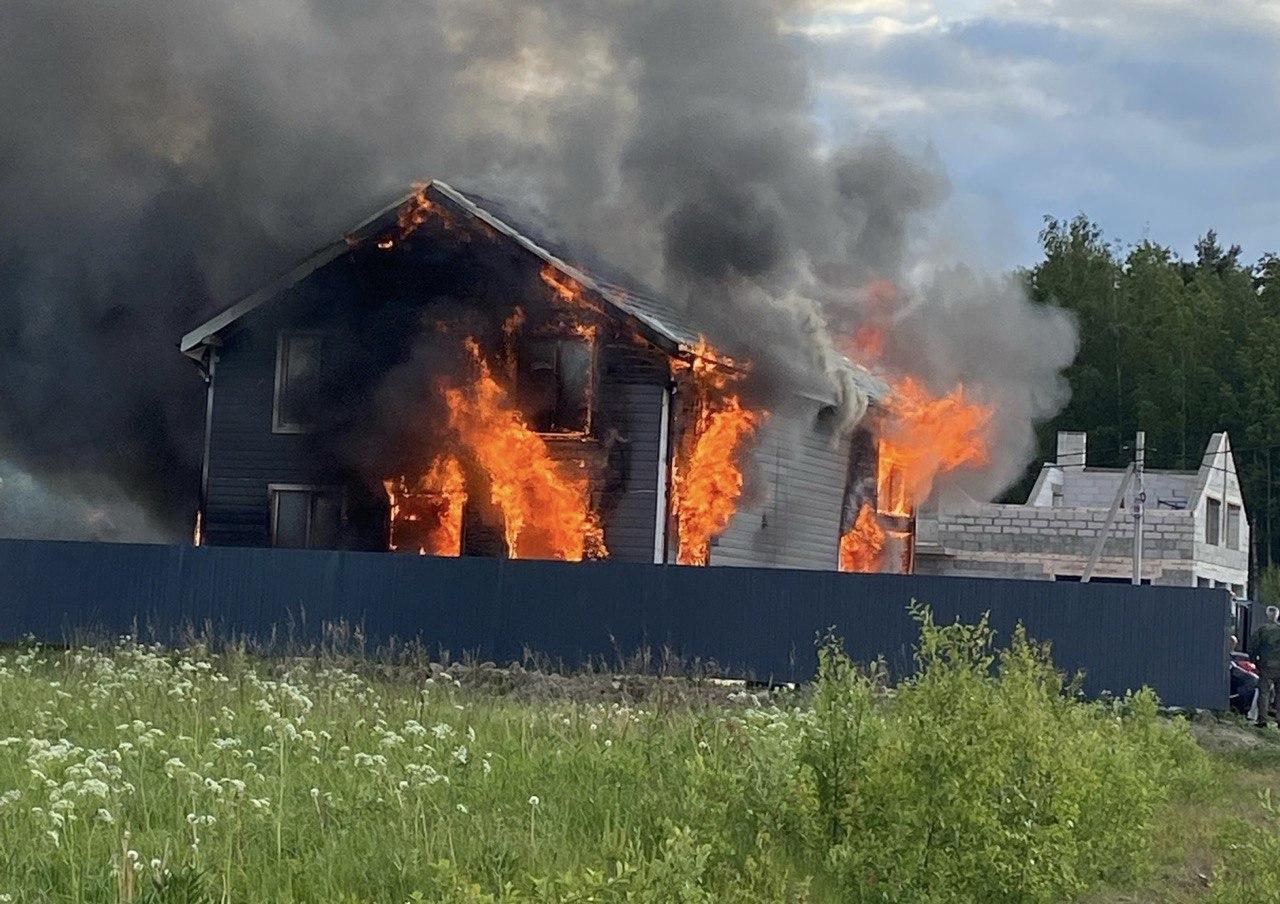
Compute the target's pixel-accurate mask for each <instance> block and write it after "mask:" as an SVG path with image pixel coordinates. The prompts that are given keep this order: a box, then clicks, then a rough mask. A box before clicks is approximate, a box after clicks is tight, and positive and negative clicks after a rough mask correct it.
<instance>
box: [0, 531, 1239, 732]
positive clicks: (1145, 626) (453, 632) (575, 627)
mask: <svg viewBox="0 0 1280 904" xmlns="http://www.w3.org/2000/svg"><path fill="white" fill-rule="evenodd" d="M912 600H919V601H921V602H924V603H927V604H929V605H930V606H931V607H932V608H933V610H934V612H935V614H936V616H937V618H938V620H939V621H951V620H953V619H956V618H960V619H963V620H966V621H974V620H977V619H978V618H980V617H981V616H982V615H983V613H986V612H989V613H990V615H991V622H992V625H993V626H994V627H995V629H996V631H997V632H998V634H999V637H1000V638H1001V639H1007V638H1008V637H1009V635H1010V633H1011V632H1012V631H1013V629H1014V627H1015V626H1016V625H1017V624H1018V623H1019V622H1022V623H1023V624H1025V625H1026V627H1027V630H1028V631H1029V633H1030V634H1031V635H1032V636H1033V637H1034V638H1036V639H1038V640H1042V641H1048V642H1050V643H1051V644H1052V647H1053V655H1054V659H1055V661H1056V662H1057V663H1058V664H1059V665H1060V666H1061V667H1063V668H1064V669H1067V670H1071V671H1075V670H1077V669H1079V670H1083V671H1084V672H1085V689H1086V691H1087V692H1089V693H1091V694H1098V693H1101V692H1103V691H1112V692H1115V693H1121V692H1124V691H1126V690H1129V689H1134V688H1138V687H1141V686H1143V685H1149V686H1151V687H1153V688H1154V689H1155V690H1156V691H1157V692H1158V693H1159V694H1160V696H1161V698H1162V699H1163V700H1164V701H1165V702H1167V703H1169V704H1171V705H1177V706H1195V707H1204V708H1223V707H1225V705H1226V698H1227V665H1226V655H1227V654H1226V644H1225V632H1226V624H1227V615H1228V600H1227V595H1226V593H1225V592H1224V591H1213V590H1201V589H1194V588H1173V587H1132V586H1127V585H1102V584H1079V583H1056V582H1040V581H1012V580H1008V581H1006V580H989V579H981V578H943V577H929V576H915V575H912V576H900V575H851V574H837V573H833V572H816V571H791V570H778V569H757V568H710V569H708V568H682V567H673V566H658V565H630V564H622V563H611V562H587V563H582V564H565V563H558V562H518V561H506V560H502V559H481V558H469V559H434V558H423V557H418V556H403V555H391V554H387V553H359V552H327V551H307V550H277V549H244V548H230V547H204V548H198V549H194V548H190V547H179V546H158V545H132V544H102V543H75V542H49V541H34V540H0V642H13V641H15V640H17V639H19V638H21V637H23V636H25V635H28V634H32V635H35V636H36V637H38V638H40V639H42V640H45V641H48V642H61V641H63V640H67V639H70V638H74V637H75V636H77V635H80V634H84V633H92V634H96V635H101V634H103V633H108V632H109V633H112V634H116V633H128V632H130V631H132V630H134V628H135V626H141V627H142V628H144V629H145V630H146V632H147V633H148V635H149V636H154V637H155V638H157V639H160V640H166V639H173V638H176V637H178V636H179V635H180V633H181V632H182V631H184V630H185V629H187V628H189V627H191V626H196V627H197V628H200V629H205V628H208V629H211V630H212V631H213V632H214V633H215V635H217V636H224V637H230V636H238V635H249V636H253V637H257V638H260V639H261V638H267V637H270V636H272V635H273V633H274V634H275V635H276V636H279V635H280V634H282V633H288V634H291V635H292V636H293V638H294V639H295V640H298V641H314V640H316V639H318V638H319V637H320V633H321V630H322V627H323V626H324V625H325V624H326V623H328V624H333V623H338V622H342V621H345V622H347V623H349V624H355V625H358V626H360V627H361V629H362V630H363V633H364V635H365V636H366V637H367V638H368V641H369V642H370V643H372V644H381V643H385V642H387V641H389V640H391V639H398V640H403V641H407V640H418V641H421V642H423V643H425V644H426V645H428V646H429V647H430V648H431V649H447V650H450V651H451V652H452V653H453V654H454V655H455V656H457V655H460V654H461V653H463V652H464V651H465V652H468V653H473V654H475V655H478V656H479V657H481V658H483V659H491V660H494V661H496V662H509V661H512V660H518V659H520V658H521V657H522V655H523V654H524V652H525V651H526V650H531V651H535V652H537V653H539V654H542V655H545V656H548V657H550V658H551V659H553V660H560V661H563V662H564V663H566V664H568V665H576V664H579V663H582V662H584V661H585V660H586V659H588V658H589V657H591V658H596V659H599V658H606V659H614V658H615V657H617V656H618V655H630V654H632V653H635V652H637V651H639V650H641V649H644V648H649V649H651V650H660V649H662V648H668V649H670V650H671V651H672V652H674V653H676V654H678V655H681V656H684V657H688V658H700V659H702V660H714V661H715V662H716V663H718V664H719V665H720V666H722V667H724V668H725V669H727V670H728V671H730V672H732V673H735V674H739V675H743V674H745V675H750V676H754V677H756V678H760V679H773V680H778V681H791V680H804V679H807V678H809V677H810V676H811V675H812V674H813V672H814V669H815V666H816V654H815V646H814V641H815V638H816V637H817V636H818V635H819V634H820V633H822V632H823V631H824V630H825V629H826V628H828V627H832V626H834V627H835V629H836V630H837V631H838V632H839V633H840V634H841V635H843V637H844V638H845V643H846V646H847V647H848V649H849V651H850V653H851V654H852V655H853V656H854V657H855V658H857V659H860V660H864V661H865V660H870V659H872V658H874V657H876V656H880V655H883V656H884V657H885V658H886V660H887V661H888V662H889V664H890V666H891V668H893V669H894V670H895V671H897V672H899V673H902V672H904V671H906V670H909V669H910V667H911V650H912V644H913V643H914V641H915V638H916V627H915V624H914V623H913V622H912V620H911V617H910V616H909V614H908V612H907V607H908V605H909V604H910V602H911V601H912Z"/></svg>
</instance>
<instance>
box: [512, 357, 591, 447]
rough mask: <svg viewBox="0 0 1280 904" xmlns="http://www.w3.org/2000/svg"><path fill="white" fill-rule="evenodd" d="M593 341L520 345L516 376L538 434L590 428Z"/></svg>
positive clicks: (523, 403)
mask: <svg viewBox="0 0 1280 904" xmlns="http://www.w3.org/2000/svg"><path fill="white" fill-rule="evenodd" d="M591 358H592V344H591V342H590V341H589V340H586V339H577V338H575V339H551V340H541V341H539V340H534V341H530V342H526V343H524V344H523V345H522V346H521V348H520V353H519V358H518V360H519V367H518V373H517V377H516V387H517V394H518V397H519V400H520V410H521V413H522V414H523V415H524V417H525V418H526V420H527V422H528V424H529V427H530V428H531V429H532V430H534V431H536V432H538V433H585V432H587V430H589V429H590V427H591V370H592V368H591Z"/></svg>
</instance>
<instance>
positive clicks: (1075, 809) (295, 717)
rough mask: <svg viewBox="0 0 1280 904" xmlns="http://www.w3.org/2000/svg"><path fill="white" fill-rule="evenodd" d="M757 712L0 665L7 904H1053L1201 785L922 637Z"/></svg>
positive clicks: (289, 677)
mask: <svg viewBox="0 0 1280 904" xmlns="http://www.w3.org/2000/svg"><path fill="white" fill-rule="evenodd" d="M919 617H920V620H921V640H920V647H919V664H920V671H919V674H918V676H917V677H916V678H914V679H912V680H909V681H906V682H904V683H902V684H900V685H898V686H897V687H896V688H892V689H891V688H889V687H888V683H887V681H886V679H885V676H884V674H883V671H882V670H881V669H879V668H878V667H874V666H873V667H871V668H859V667H856V666H855V665H854V664H853V663H851V662H849V660H848V659H847V657H846V656H845V655H844V654H843V652H842V651H841V649H840V647H839V645H838V643H835V642H829V643H827V644H826V645H824V646H823V647H822V649H821V674H820V677H819V680H818V681H817V682H816V685H815V687H814V689H813V692H812V694H811V695H808V696H806V697H803V698H802V697H795V698H792V699H784V700H774V701H773V702H766V703H765V704H763V705H759V704H753V703H752V702H751V701H750V700H744V701H742V702H740V703H738V704H734V705H723V704H717V705H714V706H696V705H686V706H678V707H668V706H656V705H644V706H635V705H625V704H623V703H610V704H580V703H578V704H575V703H564V702H561V703H556V702H543V703H537V702H528V701H525V702H514V701H510V700H504V699H502V698H500V697H494V696H491V695H484V694H475V693H471V692H468V691H465V690H464V689H462V688H461V687H460V686H458V685H457V683H456V682H454V681H453V680H452V679H451V678H450V677H449V676H448V675H447V674H442V675H439V676H438V677H437V678H434V679H429V680H425V681H421V682H417V683H412V684H411V683H404V682H396V681H393V680H383V679H378V680H374V679H367V678H362V677H360V676H358V675H357V674H355V673H353V672H351V671H349V670H345V669H340V668H337V667H335V666H333V665H332V664H330V663H326V662H323V661H306V662H296V661H294V662H285V663H280V662H275V663H273V662H270V661H261V660H256V659H253V658H250V657H248V656H245V655H243V654H238V653H236V652H231V653H226V654H221V655H218V656H212V655H210V654H208V653H207V652H206V651H204V650H202V649H200V648H198V647H193V648H191V649H187V650H183V651H180V652H169V651H166V650H163V649H160V648H156V647H146V646H140V645H137V644H135V643H132V642H128V641H125V642H121V643H120V644H118V645H116V646H115V647H114V648H112V649H109V650H99V649H91V648H79V649H75V650H71V651H57V650H50V649H42V648H40V647H37V646H31V647H27V648H24V649H22V650H20V651H17V652H15V653H10V654H9V655H0V901H14V902H19V901H20V902H37V901H38V902H45V901H69V902H118V901H146V902H177V904H185V902H209V901H228V902H230V901H237V902H239V901H299V902H301V901H309V902H310V901H314V902H348V904H355V902H370V904H372V902H379V904H381V902H408V901H415V902H416V901H423V902H427V901H430V902H450V904H461V902H486V901H504V902H574V901H581V902H586V901H598V902H615V901H616V902H624V901H625V902H654V904H657V902H664V904H666V902H690V904H692V902H742V904H746V902H788V901H792V902H800V901H828V900H830V901H921V902H924V901H929V902H948V901H957V902H958V901H978V900H984V901H985V900H991V901H995V900H999V901H1012V902H1019V901H1028V902H1032V901H1050V900H1061V899H1063V898H1064V897H1067V896H1070V895H1072V894H1074V893H1075V892H1078V891H1080V890H1083V889H1085V888H1088V887H1091V886H1093V885H1096V884H1098V883H1100V882H1104V881H1107V882H1113V881H1125V880H1127V879H1132V878H1133V877H1134V875H1135V872H1136V871H1140V869H1141V866H1142V864H1143V863H1144V862H1145V858H1146V855H1147V854H1148V850H1147V845H1148V844H1149V839H1150V838H1151V836H1152V831H1151V828H1152V826H1153V825H1154V823H1155V821H1156V820H1158V819H1159V818H1160V817H1161V814H1162V808H1163V807H1164V805H1165V803H1166V801H1168V800H1169V798H1170V796H1171V795H1176V794H1178V793H1179V788H1180V787H1181V785H1182V784H1184V783H1186V782H1190V781H1193V780H1194V779H1195V777H1196V775H1197V774H1198V771H1199V770H1202V769H1203V768H1204V760H1203V757H1202V755H1201V754H1200V753H1199V752H1198V750H1197V749H1196V748H1195V746H1194V744H1193V742H1192V741H1191V739H1190V736H1189V735H1188V733H1187V731H1186V730H1185V727H1184V726H1182V725H1181V724H1180V723H1167V722H1163V721H1162V720H1160V719H1159V718H1158V717H1157V714H1156V707H1155V700H1154V698H1153V697H1152V696H1151V695H1150V694H1148V693H1142V694H1137V695H1134V696H1132V697H1130V698H1128V699H1126V700H1123V701H1118V702H1112V703H1107V704H1102V703H1085V702H1082V701H1080V700H1079V699H1078V698H1077V697H1076V696H1075V695H1074V693H1073V692H1072V689H1071V688H1069V687H1064V686H1063V683H1062V679H1061V678H1060V677H1059V675H1058V674H1057V672H1056V671H1055V670H1054V669H1053V667H1052V665H1051V664H1050V662H1049V660H1048V657H1047V654H1046V653H1045V651H1043V650H1041V649H1039V648H1037V647H1036V646H1034V645H1033V644H1032V643H1030V642H1029V641H1027V640H1026V639H1025V638H1024V637H1022V636H1019V637H1016V638H1014V639H1013V641H1012V643H1011V644H1010V646H1009V647H1008V648H1007V649H1005V650H1002V651H999V652H995V651H993V649H992V638H991V633H990V631H989V629H988V628H987V626H986V625H985V624H979V625H976V626H963V625H951V626H938V625H935V624H934V623H933V622H932V620H931V618H930V617H929V616H928V613H927V612H924V611H921V612H920V613H919Z"/></svg>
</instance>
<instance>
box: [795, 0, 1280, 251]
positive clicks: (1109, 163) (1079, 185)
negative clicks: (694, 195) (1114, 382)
mask: <svg viewBox="0 0 1280 904" xmlns="http://www.w3.org/2000/svg"><path fill="white" fill-rule="evenodd" d="M815 7H816V8H815V9H814V10H813V13H812V16H811V17H808V21H802V22H797V23H796V25H795V31H796V35H797V38H798V39H799V40H802V41H804V42H806V43H807V44H808V45H809V46H810V48H811V50H812V52H813V53H814V54H815V56H816V59H817V60H818V62H817V65H816V80H815V82H816V83H815V91H816V96H815V98H814V102H815V105H816V107H817V109H818V111H819V115H820V117H821V118H822V120H823V121H824V122H825V123H826V124H827V125H828V127H829V128H830V129H831V133H832V136H833V138H836V139H839V138H847V137H848V136H851V135H857V134H859V133H863V132H865V131H866V130H878V131H883V132H885V133H886V134H889V135H891V136H893V137H894V138H895V139H896V140H897V141H899V142H900V143H902V144H905V145H907V146H914V147H916V148H918V149H931V150H932V151H933V152H935V153H936V154H937V155H938V157H939V158H940V159H941V161H942V163H943V164H944V165H945V167H946V170H947V173H948V174H949V176H950V179H951V182H952V187H953V194H952V197H951V201H950V204H949V216H950V218H951V219H952V220H953V221H954V223H955V224H957V226H958V227H959V228H957V229H954V230H952V232H953V233H955V234H956V235H959V236H961V238H960V239H957V240H958V241H963V242H965V243H967V244H968V245H969V247H966V248H964V249H960V250H962V251H964V252H965V253H966V255H967V256H969V257H970V258H977V259H978V260H980V261H981V262H982V263H985V264H987V265H989V266H996V267H999V266H1010V265H1025V264H1029V263H1032V262H1034V260H1035V258H1036V253H1037V242H1036V235H1037V233H1038V232H1039V229H1040V227H1041V225H1042V222H1043V217H1044V216H1045V215H1046V214H1047V215H1053V216H1057V217H1070V216H1073V215H1075V214H1076V213H1079V212H1084V213H1086V214H1088V216H1089V217H1091V218H1092V219H1094V220H1095V221H1097V222H1098V223H1100V224H1101V225H1102V226H1103V228H1104V230H1105V231H1106V234H1107V235H1108V236H1110V237H1112V238H1114V239H1118V240H1120V241H1121V242H1122V243H1124V244H1130V243H1133V242H1137V241H1141V240H1143V239H1146V238H1150V239H1151V240H1153V241H1156V242H1159V243H1161V244H1166V245H1170V246H1172V247H1173V248H1174V249H1175V250H1178V251H1179V252H1181V253H1183V254H1188V253H1190V252H1191V248H1192V244H1193V243H1194V241H1195V239H1196V238H1197V237H1198V236H1199V235H1202V234H1203V233H1204V232H1205V231H1206V230H1207V229H1209V228H1215V229H1217V230H1218V232H1219V234H1220V236H1221V237H1222V238H1223V239H1224V240H1225V241H1227V242H1231V243H1238V244H1240V245H1241V246H1243V249H1244V254H1245V258H1246V259H1249V260H1252V259H1255V258H1257V257H1258V256H1259V255H1261V254H1262V253H1264V252H1267V251H1280V0H1111V2H1104V0H828V2H818V3H815Z"/></svg>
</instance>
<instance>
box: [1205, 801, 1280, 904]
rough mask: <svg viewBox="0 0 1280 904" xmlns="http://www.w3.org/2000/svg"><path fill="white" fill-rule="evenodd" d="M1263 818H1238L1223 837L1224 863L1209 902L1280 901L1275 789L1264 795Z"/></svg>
mask: <svg viewBox="0 0 1280 904" xmlns="http://www.w3.org/2000/svg"><path fill="white" fill-rule="evenodd" d="M1260 800H1261V804H1262V821H1261V822H1260V823H1257V822H1251V821H1249V820H1245V819H1237V820H1235V821H1234V822H1232V823H1231V825H1230V827H1229V828H1228V829H1227V832H1226V835H1225V837H1224V838H1223V840H1222V864H1221V866H1220V867H1219V868H1218V871H1217V874H1216V875H1215V876H1214V880H1213V885H1212V889H1211V891H1210V894H1209V895H1208V897H1207V901H1208V902H1209V904H1240V902H1245V901H1280V812H1277V809H1276V806H1275V804H1274V803H1273V802H1272V800H1271V789H1270V788H1268V789H1266V790H1264V791H1263V792H1262V794H1261V795H1260Z"/></svg>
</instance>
